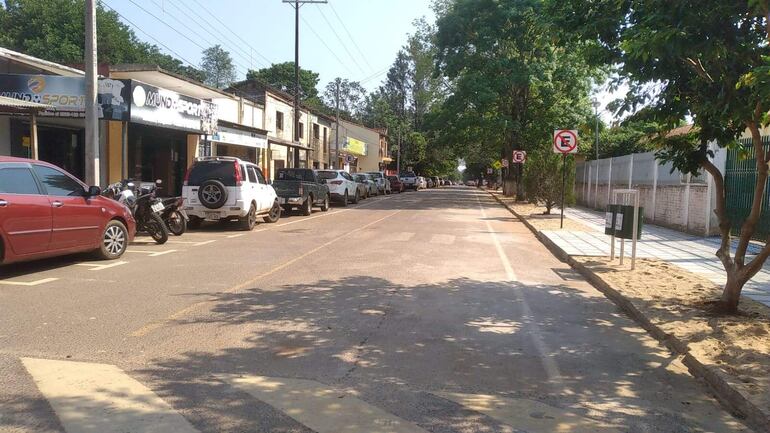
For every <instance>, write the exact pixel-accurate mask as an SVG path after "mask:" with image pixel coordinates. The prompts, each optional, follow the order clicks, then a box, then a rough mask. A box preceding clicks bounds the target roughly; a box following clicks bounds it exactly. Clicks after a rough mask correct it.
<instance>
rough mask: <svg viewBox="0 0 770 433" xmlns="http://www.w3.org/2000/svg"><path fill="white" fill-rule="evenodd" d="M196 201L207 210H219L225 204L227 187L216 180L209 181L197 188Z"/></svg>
mask: <svg viewBox="0 0 770 433" xmlns="http://www.w3.org/2000/svg"><path fill="white" fill-rule="evenodd" d="M198 200H200V202H201V204H202V205H203V206H205V207H207V208H209V209H219V208H220V207H222V206H224V204H225V203H226V202H227V187H225V184H224V183H222V182H220V181H218V180H216V179H209V180H207V181H205V182H203V183H202V184H201V186H200V187H199V188H198Z"/></svg>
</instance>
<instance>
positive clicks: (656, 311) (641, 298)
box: [490, 192, 770, 433]
mask: <svg viewBox="0 0 770 433" xmlns="http://www.w3.org/2000/svg"><path fill="white" fill-rule="evenodd" d="M490 194H491V195H492V196H493V197H494V198H495V200H497V201H498V202H499V203H500V204H501V205H503V206H504V207H506V208H507V209H508V210H509V211H510V212H511V213H512V214H514V215H515V216H516V217H517V218H518V219H519V220H520V221H521V222H522V223H524V225H525V226H526V227H527V228H528V229H529V230H530V231H531V232H532V233H533V234H534V235H535V236H536V237H537V238H538V239H539V240H540V241H541V242H542V243H543V244H544V245H545V246H546V247H547V248H548V249H549V250H550V251H551V252H552V253H553V254H554V255H555V256H556V257H557V258H559V259H560V260H562V261H564V262H566V263H568V264H569V265H570V266H572V267H573V268H574V269H575V270H577V271H578V272H580V274H581V275H583V276H584V277H585V278H586V279H587V280H588V281H589V282H590V283H591V284H592V285H593V286H594V287H595V288H596V289H598V290H599V291H601V292H602V293H603V294H604V295H605V296H606V297H607V298H608V299H610V300H611V301H612V302H614V303H615V304H616V305H617V306H618V307H620V308H621V309H622V310H623V311H624V312H625V313H626V314H627V315H629V316H630V317H631V318H632V319H633V320H635V321H636V322H637V323H638V324H639V325H640V326H642V327H643V328H644V329H645V330H647V331H648V332H649V333H650V334H651V335H652V336H653V337H655V338H656V339H657V340H659V341H660V342H662V343H663V344H665V345H666V347H667V348H668V349H669V350H670V351H671V352H672V353H674V354H675V355H677V356H679V357H680V358H681V361H682V363H683V364H684V365H686V366H687V368H688V369H689V371H690V373H691V374H692V375H693V376H695V377H698V378H700V379H702V380H703V381H704V382H706V383H707V384H708V386H709V387H710V389H711V390H712V392H713V393H714V395H715V396H716V397H717V398H718V399H719V400H720V402H721V403H722V404H723V405H724V406H725V407H726V408H728V409H729V410H730V411H732V412H734V413H735V414H737V415H738V416H740V417H742V418H744V419H745V420H746V422H747V423H748V424H749V425H750V426H751V427H752V428H754V429H755V430H756V431H759V432H763V433H764V432H770V308H768V307H767V306H765V305H763V304H761V303H758V302H755V301H752V300H750V299H748V298H746V297H743V298H742V300H741V313H740V314H739V315H736V316H719V315H713V314H711V313H710V310H709V303H708V301H710V300H713V299H718V296H719V293H720V288H719V287H717V286H715V285H714V284H713V283H712V282H710V281H709V280H707V279H706V278H704V277H701V276H699V275H696V274H693V273H690V272H688V271H686V270H684V269H682V268H680V267H679V266H674V265H673V264H671V263H667V262H663V261H659V260H652V259H639V260H637V267H636V269H635V270H634V271H631V270H630V266H629V263H628V262H626V265H625V266H620V265H618V261H617V260H616V261H615V262H613V263H610V261H609V258H607V257H589V256H574V255H570V254H568V253H567V252H565V251H564V250H563V249H562V248H561V247H559V246H558V245H557V244H556V243H555V242H553V241H552V240H551V239H550V238H549V237H548V236H547V235H546V234H545V233H544V231H546V232H547V231H549V230H559V219H558V215H552V216H551V215H543V214H542V211H543V210H544V208H540V207H538V206H535V205H531V204H523V203H516V202H514V201H513V200H512V199H510V198H506V197H503V196H501V194H498V193H495V192H491V193H490ZM564 230H568V231H591V230H594V229H592V228H588V227H586V226H583V225H582V224H581V223H580V222H578V221H573V220H565V228H564Z"/></svg>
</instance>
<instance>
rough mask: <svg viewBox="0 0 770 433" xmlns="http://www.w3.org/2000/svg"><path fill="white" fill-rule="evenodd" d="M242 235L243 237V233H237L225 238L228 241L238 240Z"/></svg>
mask: <svg viewBox="0 0 770 433" xmlns="http://www.w3.org/2000/svg"><path fill="white" fill-rule="evenodd" d="M259 231H262V230H259ZM243 235H244V233H238V234H237V235H227V236H225V237H226V238H228V239H233V238H239V237H241V236H243Z"/></svg>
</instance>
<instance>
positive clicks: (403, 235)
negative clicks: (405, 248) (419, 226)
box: [393, 232, 415, 242]
mask: <svg viewBox="0 0 770 433" xmlns="http://www.w3.org/2000/svg"><path fill="white" fill-rule="evenodd" d="M414 235H415V234H414V233H412V232H401V233H399V234H397V235H395V236H393V240H395V241H399V242H406V241H408V240H409V239H412V238H413V237H414Z"/></svg>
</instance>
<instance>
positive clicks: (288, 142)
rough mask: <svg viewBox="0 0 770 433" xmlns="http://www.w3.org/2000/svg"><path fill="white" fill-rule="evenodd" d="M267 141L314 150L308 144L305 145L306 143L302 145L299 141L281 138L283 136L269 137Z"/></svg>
mask: <svg viewBox="0 0 770 433" xmlns="http://www.w3.org/2000/svg"><path fill="white" fill-rule="evenodd" d="M267 142H268V143H270V144H280V145H281V146H288V147H293V148H295V149H303V150H313V149H312V148H310V147H308V146H304V145H302V144H300V143H297V142H295V141H289V140H284V139H281V138H275V137H267Z"/></svg>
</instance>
